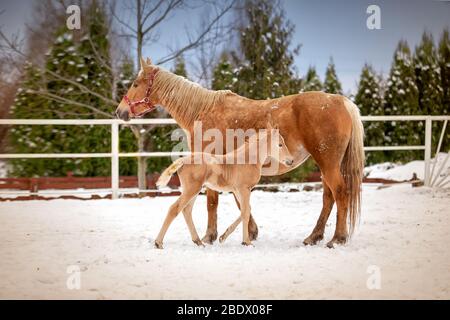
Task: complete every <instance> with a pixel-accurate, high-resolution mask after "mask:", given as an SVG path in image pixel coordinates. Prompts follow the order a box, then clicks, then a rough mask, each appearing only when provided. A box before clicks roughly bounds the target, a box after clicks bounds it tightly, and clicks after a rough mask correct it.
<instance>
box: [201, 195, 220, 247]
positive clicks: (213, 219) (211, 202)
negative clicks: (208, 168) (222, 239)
mask: <svg viewBox="0 0 450 320" xmlns="http://www.w3.org/2000/svg"><path fill="white" fill-rule="evenodd" d="M206 205H207V209H208V227H207V229H206V234H205V236H204V237H203V238H202V241H203V242H206V243H209V244H213V242H214V241H216V239H217V206H218V205H219V193H218V192H217V191H214V190H211V189H208V188H207V189H206Z"/></svg>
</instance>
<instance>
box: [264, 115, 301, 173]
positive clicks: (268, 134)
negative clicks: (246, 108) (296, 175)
mask: <svg viewBox="0 0 450 320" xmlns="http://www.w3.org/2000/svg"><path fill="white" fill-rule="evenodd" d="M269 119H271V117H270V116H269ZM257 139H258V144H259V148H260V149H259V152H260V157H263V158H266V157H267V158H272V159H275V160H276V161H278V162H280V163H283V164H285V165H287V166H291V165H292V164H293V163H294V158H293V157H292V155H291V153H290V152H289V149H288V147H287V146H286V143H285V142H284V138H283V136H282V135H281V134H280V131H279V130H278V127H273V126H272V125H271V121H269V122H268V124H267V129H266V130H262V131H260V133H258V138H257ZM261 147H263V148H262V149H261ZM264 151H265V152H264ZM262 153H264V154H262ZM260 159H261V158H260ZM261 160H264V159H261Z"/></svg>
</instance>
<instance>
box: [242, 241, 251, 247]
mask: <svg viewBox="0 0 450 320" xmlns="http://www.w3.org/2000/svg"><path fill="white" fill-rule="evenodd" d="M241 244H242V245H243V246H246V247H248V246H253V244H252V243H251V242H250V241H249V242H245V241H242V243H241Z"/></svg>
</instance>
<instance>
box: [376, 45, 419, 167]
mask: <svg viewBox="0 0 450 320" xmlns="http://www.w3.org/2000/svg"><path fill="white" fill-rule="evenodd" d="M418 99H419V98H418V90H417V85H416V76H415V71H414V63H413V58H412V55H411V51H410V49H409V46H408V43H407V42H406V41H400V42H399V43H398V45H397V49H396V50H395V53H394V57H393V62H392V67H391V71H390V73H389V78H388V81H387V89H386V92H385V95H384V100H385V114H387V115H418V114H421V112H420V110H419V100H418ZM422 136H423V123H421V122H413V121H397V122H396V121H393V122H389V123H386V140H387V141H388V144H389V145H419V144H421V143H423V142H421V137H422ZM386 155H387V157H388V159H390V160H393V161H402V162H408V161H411V160H413V159H418V158H420V151H396V152H388V153H386Z"/></svg>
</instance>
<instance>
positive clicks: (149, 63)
mask: <svg viewBox="0 0 450 320" xmlns="http://www.w3.org/2000/svg"><path fill="white" fill-rule="evenodd" d="M146 62H147V65H148V66H149V65H151V64H152V60H150V58H149V57H147V61H146Z"/></svg>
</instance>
